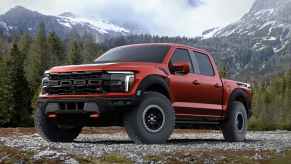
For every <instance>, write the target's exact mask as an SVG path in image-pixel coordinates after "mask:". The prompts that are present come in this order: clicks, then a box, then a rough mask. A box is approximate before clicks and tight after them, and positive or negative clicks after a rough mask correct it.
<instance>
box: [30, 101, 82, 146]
mask: <svg viewBox="0 0 291 164" xmlns="http://www.w3.org/2000/svg"><path fill="white" fill-rule="evenodd" d="M34 122H35V123H34V124H35V128H36V129H37V131H38V133H39V135H40V136H41V137H42V138H44V139H45V140H47V141H50V142H72V141H73V140H74V139H75V138H76V137H78V135H79V133H80V132H81V130H82V127H75V128H69V129H66V128H59V127H58V126H57V124H56V123H55V122H53V121H50V120H49V119H48V117H47V115H46V114H45V112H44V111H43V110H42V107H41V105H39V106H38V108H37V110H36V113H35V117H34Z"/></svg>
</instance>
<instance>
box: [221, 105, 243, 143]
mask: <svg viewBox="0 0 291 164" xmlns="http://www.w3.org/2000/svg"><path fill="white" fill-rule="evenodd" d="M247 122H248V117H247V113H246V108H245V106H244V104H243V103H241V102H239V101H234V102H232V103H231V105H230V108H229V112H228V115H227V117H226V120H225V122H223V124H222V133H223V136H224V139H225V140H226V141H228V142H241V141H244V140H245V138H246V133H247Z"/></svg>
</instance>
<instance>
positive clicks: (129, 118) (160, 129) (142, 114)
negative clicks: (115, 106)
mask: <svg viewBox="0 0 291 164" xmlns="http://www.w3.org/2000/svg"><path fill="white" fill-rule="evenodd" d="M124 126H125V128H126V130H127V133H128V136H129V137H130V138H131V139H132V140H133V141H134V142H135V143H138V144H162V143H166V141H167V140H168V138H169V137H170V135H171V134H172V132H173V130H174V127H175V112H174V109H173V107H172V105H171V102H170V101H169V99H168V98H167V97H166V96H164V95H162V94H160V93H157V92H147V93H145V94H144V95H143V96H142V98H141V102H140V104H139V105H138V106H137V108H135V109H131V111H129V112H128V113H126V114H125V118H124Z"/></svg>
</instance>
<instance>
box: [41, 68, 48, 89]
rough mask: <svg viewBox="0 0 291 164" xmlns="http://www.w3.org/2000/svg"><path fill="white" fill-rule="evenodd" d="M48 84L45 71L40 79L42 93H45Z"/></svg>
mask: <svg viewBox="0 0 291 164" xmlns="http://www.w3.org/2000/svg"><path fill="white" fill-rule="evenodd" d="M48 85H49V73H48V72H47V71H46V72H45V73H44V75H43V78H42V80H41V93H42V94H46V90H47V87H48Z"/></svg>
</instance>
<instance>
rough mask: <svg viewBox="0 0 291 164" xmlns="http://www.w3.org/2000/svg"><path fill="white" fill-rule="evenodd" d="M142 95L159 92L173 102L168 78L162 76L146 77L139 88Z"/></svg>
mask: <svg viewBox="0 0 291 164" xmlns="http://www.w3.org/2000/svg"><path fill="white" fill-rule="evenodd" d="M138 91H141V92H142V93H144V92H148V91H152V92H159V93H161V94H163V95H164V96H166V97H167V98H168V99H169V100H171V95H170V90H169V82H168V80H167V78H166V77H164V76H160V75H149V76H147V77H145V78H144V79H143V80H142V82H141V83H140V85H139V87H138Z"/></svg>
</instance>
